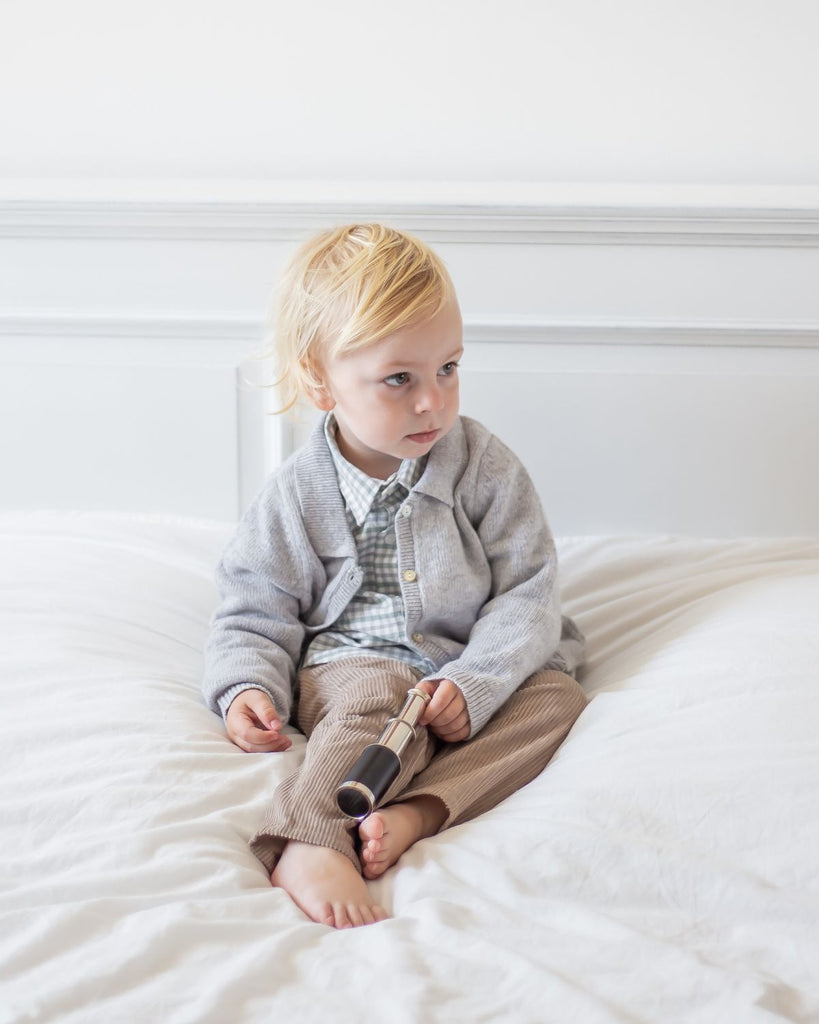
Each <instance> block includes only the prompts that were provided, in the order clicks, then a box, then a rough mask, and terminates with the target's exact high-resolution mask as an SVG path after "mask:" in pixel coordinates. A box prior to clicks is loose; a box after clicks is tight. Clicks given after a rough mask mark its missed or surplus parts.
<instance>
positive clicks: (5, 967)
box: [0, 513, 819, 1024]
mask: <svg viewBox="0 0 819 1024" xmlns="http://www.w3.org/2000/svg"><path fill="white" fill-rule="evenodd" d="M230 529H231V528H230V526H229V525H228V524H221V523H210V522H198V521H187V520H172V519H162V518H155V519H152V518H148V517H130V516H126V515H119V516H113V515H111V516H107V515H96V514H76V515H67V514H56V513H55V514H48V513H37V514H19V513H15V514H6V515H4V516H0V637H1V640H0V696H1V697H2V705H1V707H2V713H0V757H2V772H0V786H2V803H1V804H0V806H1V807H2V818H1V820H0V873H1V882H2V894H1V895H0V1021H3V1022H11V1021H13V1022H15V1024H16V1022H18V1021H26V1022H39V1021H60V1022H66V1024H69V1022H70V1024H88V1022H91V1021H93V1022H96V1021H106V1022H110V1021H127V1022H142V1021H146V1022H147V1021H151V1022H154V1021H161V1022H163V1024H164V1022H191V1024H193V1022H196V1024H204V1022H214V1024H216V1022H219V1024H223V1022H233V1021H238V1022H256V1021H259V1022H262V1021H264V1022H268V1021H272V1020H277V1019H297V1020H298V1021H299V1024H304V1022H308V1021H323V1022H326V1021H332V1022H338V1021H341V1022H346V1021H356V1022H358V1021H360V1020H361V1019H369V1020H374V1019H384V1020H389V1021H390V1022H391V1024H392V1022H398V1024H400V1022H416V1021H417V1022H426V1021H447V1022H470V1024H473V1022H480V1021H487V1022H495V1021H512V1022H537V1024H542V1022H550V1021H557V1022H564V1021H565V1022H570V1021H582V1022H584V1024H594V1022H598V1021H599V1022H612V1021H618V1022H619V1021H629V1022H634V1021H645V1022H649V1024H657V1022H660V1021H662V1022H676V1021H714V1022H720V1024H726V1022H727V1024H737V1022H738V1024H753V1022H757V1021H759V1022H764V1021H775V1020H787V1021H816V1020H819V740H818V739H817V736H819V542H817V541H815V540H814V541H809V540H799V539H787V540H753V539H749V540H736V541H708V540H686V539H679V538H668V537H655V538H627V537H621V538H603V539H601V538H592V539H574V540H572V539H566V540H563V541H562V542H561V543H560V555H561V571H562V578H563V581H564V593H565V605H566V610H567V611H568V612H569V613H570V614H573V615H574V616H575V617H576V618H577V620H578V622H579V624H580V625H581V627H582V628H583V629H584V631H585V632H586V633H587V636H588V643H589V661H588V666H587V669H586V671H585V674H584V675H583V676H582V678H581V681H582V683H583V685H584V687H585V689H586V690H587V692H588V694H589V696H590V697H591V698H592V700H591V703H590V704H589V707H588V708H587V709H586V711H585V712H584V713H583V715H582V716H581V717H580V719H579V720H578V722H577V724H576V725H575V728H574V729H573V730H572V732H571V734H570V736H569V738H568V739H567V741H566V742H565V744H564V745H563V747H562V748H561V749H560V751H559V753H558V755H557V756H556V758H555V759H554V760H553V762H552V764H551V765H550V766H549V767H548V768H547V769H546V770H545V772H543V773H542V775H541V776H540V777H538V778H537V779H536V780H535V781H534V782H532V783H531V784H530V785H528V786H527V787H525V788H524V789H523V790H521V791H520V792H518V793H516V794H515V795H514V796H513V797H511V798H510V799H508V800H507V801H505V802H504V803H503V804H502V805H500V806H499V807H497V808H495V809H494V810H492V811H490V812H489V813H487V814H485V815H483V816H482V817H481V818H479V819H477V820H476V821H473V822H470V823H468V824H465V825H461V826H459V827H456V828H453V829H451V830H449V831H447V832H445V833H442V834H441V835H439V836H436V837H434V838H432V839H428V840H425V841H424V842H421V843H419V844H417V845H416V846H415V847H414V848H413V849H412V850H411V851H409V852H408V853H407V854H406V855H405V856H404V857H403V858H402V859H401V861H400V863H399V864H398V865H396V866H395V867H394V868H392V869H391V870H390V871H389V872H388V873H387V875H386V876H385V877H384V878H382V879H380V880H379V881H378V882H374V883H371V885H372V888H373V889H374V890H375V892H376V894H377V898H378V900H379V902H382V903H383V904H384V905H385V906H387V907H388V908H389V909H390V910H391V912H392V914H393V915H394V916H393V917H392V918H391V919H390V920H389V921H386V922H384V923H382V924H378V925H375V926H371V927H366V928H359V929H353V930H348V931H342V932H338V931H333V930H331V929H328V928H326V927H324V926H321V925H317V924H314V923H311V922H309V921H308V920H307V919H306V918H305V917H304V916H303V914H302V913H301V912H300V911H299V910H298V909H297V908H296V907H295V905H294V904H293V903H292V902H291V901H290V900H289V898H288V897H287V896H286V895H285V894H284V893H282V892H281V891H277V890H274V889H272V888H271V887H270V885H269V883H268V880H267V877H266V875H265V872H264V869H263V868H262V866H261V865H260V864H259V863H258V862H257V861H256V860H255V858H254V857H253V856H252V855H251V854H250V852H249V851H248V849H247V839H248V837H249V836H250V834H251V833H252V832H253V830H254V828H255V826H256V824H257V823H258V822H259V820H260V818H261V816H262V813H263V810H264V807H265V804H266V801H267V799H268V797H269V795H270V793H271V791H272V789H273V788H274V787H275V785H276V783H277V781H278V780H280V779H281V778H283V777H284V775H285V774H286V773H287V772H289V771H290V770H291V769H292V768H293V767H294V766H295V765H296V764H297V763H298V761H299V759H300V758H301V756H302V755H303V742H304V741H303V740H302V739H301V737H299V736H298V734H297V733H295V732H293V736H294V741H295V742H294V747H293V749H292V750H291V751H289V752H287V753H286V754H258V755H251V754H245V753H243V752H242V751H240V750H239V749H238V748H236V747H234V746H233V745H232V744H231V743H230V742H229V741H228V740H227V739H226V737H225V734H224V729H223V727H222V724H221V721H220V720H219V719H218V718H217V717H216V716H215V715H213V714H212V713H211V712H210V711H209V710H208V709H207V708H206V707H205V706H204V705H203V703H202V700H201V698H200V695H199V678H200V674H201V668H202V653H201V651H202V646H203V641H204V638H205V635H206V631H207V623H208V619H209V616H210V613H211V611H212V608H213V606H214V603H215V600H216V593H215V589H214V584H213V580H212V574H213V568H214V565H215V563H216V560H217V557H218V553H219V551H220V548H221V547H222V545H223V544H224V542H225V540H226V539H227V537H228V535H229V533H230ZM291 731H292V730H291ZM294 1015H297V1017H295V1016H294Z"/></svg>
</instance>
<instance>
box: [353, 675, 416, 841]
mask: <svg viewBox="0 0 819 1024" xmlns="http://www.w3.org/2000/svg"><path fill="white" fill-rule="evenodd" d="M429 700H430V696H429V694H428V693H424V691H423V690H418V689H416V688H415V687H413V688H412V689H411V690H409V691H408V692H407V699H406V701H405V702H404V706H403V707H402V708H401V710H400V711H399V713H398V714H397V715H396V717H395V718H391V719H390V720H389V721H388V722H387V724H386V726H385V727H384V730H383V732H382V733H381V735H380V736H379V737H378V739H377V740H376V742H375V743H371V744H370V745H369V746H367V747H365V748H364V753H363V754H362V755H361V757H359V759H358V760H357V761H356V763H355V764H354V765H353V767H352V768H351V769H350V771H349V773H348V775H347V778H346V779H345V780H344V782H342V783H341V785H340V786H339V787H338V790H337V791H336V803H337V804H338V808H339V810H340V811H341V812H342V813H343V814H346V815H347V817H348V818H355V819H356V820H357V821H363V820H364V819H365V818H366V817H367V815H369V814H372V812H373V811H374V810H375V808H376V807H377V806H378V802H379V800H381V799H382V798H383V796H384V794H385V793H386V792H387V790H388V789H389V788H390V786H391V785H392V784H393V782H395V780H396V779H397V778H398V773H399V772H400V771H401V755H402V754H403V753H404V751H405V750H406V749H407V746H408V745H409V743H410V741H411V740H414V739H415V736H416V729H415V727H416V725H417V724H418V719H419V718H420V717H421V715H422V714H423V712H424V708H425V707H426V706H427V704H428V703H429Z"/></svg>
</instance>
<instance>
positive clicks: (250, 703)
mask: <svg viewBox="0 0 819 1024" xmlns="http://www.w3.org/2000/svg"><path fill="white" fill-rule="evenodd" d="M225 726H226V728H227V734H228V738H229V739H231V740H233V742H234V743H235V744H236V746H237V747H241V748H242V750H246V751H247V752H248V753H249V754H258V753H262V752H264V751H282V750H288V749H289V748H290V747H291V746H292V744H291V741H290V737H289V736H285V735H284V734H283V733H282V731H281V729H282V723H281V720H280V719H279V716H278V714H277V713H276V709H275V708H274V707H273V704H272V702H271V700H270V698H269V697H268V696H267V694H266V693H265V692H264V690H242V692H241V693H240V694H239V696H238V697H236V698H234V700H233V701H232V702H231V705H230V707H229V708H228V713H227V715H226V716H225Z"/></svg>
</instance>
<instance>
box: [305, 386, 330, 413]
mask: <svg viewBox="0 0 819 1024" xmlns="http://www.w3.org/2000/svg"><path fill="white" fill-rule="evenodd" d="M310 399H311V401H312V403H313V405H314V406H315V407H316V408H317V409H321V411H322V412H329V411H330V410H331V409H332V408H334V407H335V404H336V400H335V398H333V396H332V395H331V394H330V392H329V391H328V390H327V388H326V387H325V386H324V384H321V385H320V386H319V387H315V388H310Z"/></svg>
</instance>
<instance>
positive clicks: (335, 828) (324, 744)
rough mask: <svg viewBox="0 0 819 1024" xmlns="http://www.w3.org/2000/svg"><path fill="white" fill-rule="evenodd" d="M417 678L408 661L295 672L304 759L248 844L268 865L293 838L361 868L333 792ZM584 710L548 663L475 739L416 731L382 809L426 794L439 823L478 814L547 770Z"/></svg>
mask: <svg viewBox="0 0 819 1024" xmlns="http://www.w3.org/2000/svg"><path fill="white" fill-rule="evenodd" d="M420 678H421V673H420V672H417V671H416V670H415V669H413V668H411V667H410V666H409V665H405V664H403V663H402V662H399V661H394V660H392V659H386V658H375V657H359V656H352V657H349V658H343V659H339V660H338V661H333V662H328V663H327V664H324V665H316V666H313V667H311V668H306V669H302V671H301V672H300V673H299V679H298V700H297V705H296V707H297V723H298V726H299V728H300V729H301V730H302V732H304V734H305V736H307V746H306V752H305V756H304V760H303V761H302V763H301V765H300V767H299V768H298V769H297V770H296V771H295V772H294V773H293V774H292V775H290V776H289V777H288V778H286V779H285V780H284V781H283V782H282V783H281V784H280V785H279V786H278V787H277V789H276V791H275V793H274V795H273V799H272V802H271V804H270V806H269V808H268V810H267V813H266V815H265V818H264V821H263V823H262V826H261V828H260V829H259V831H258V832H257V833H256V834H255V835H254V836H253V838H252V839H251V841H250V845H251V849H252V850H253V852H254V853H255V854H256V856H257V857H258V858H259V860H261V861H262V863H263V864H264V865H265V867H266V868H267V869H268V870H270V871H272V870H273V867H274V866H275V863H276V860H277V859H278V857H279V855H280V854H281V852H282V850H283V849H284V846H285V844H286V843H287V841H288V840H290V839H294V840H298V841H301V842H306V843H312V844H313V845H316V846H326V847H330V848H331V849H333V850H338V851H339V852H340V853H343V854H344V855H345V856H347V857H349V858H350V860H351V861H352V862H353V863H354V864H355V866H356V867H357V868H358V869H359V870H361V863H360V861H359V859H358V854H357V852H356V839H357V835H358V832H357V829H358V823H357V822H354V821H351V820H350V819H349V818H347V817H346V816H345V815H344V814H342V813H341V811H339V809H338V807H337V806H336V790H337V788H338V786H339V785H340V784H341V782H342V780H343V779H344V778H345V776H346V774H347V772H348V770H349V769H350V767H351V766H352V765H353V763H354V762H355V761H356V760H357V759H358V757H359V755H360V754H361V752H362V751H363V750H364V748H365V747H366V746H367V744H369V743H373V742H374V741H375V740H376V739H377V738H378V736H379V735H380V733H381V731H382V729H383V728H384V725H385V724H386V722H387V719H388V718H390V717H391V716H392V715H394V714H395V713H396V712H397V710H398V709H399V708H400V707H401V705H402V704H403V702H404V698H405V697H406V693H407V690H408V689H410V687H412V686H414V685H415V683H416V682H417V681H418V680H419V679H420ZM585 706H586V696H585V694H584V693H583V690H582V689H581V688H580V686H579V685H578V683H577V682H576V681H575V680H574V679H573V678H572V677H571V676H569V675H566V674H565V673H563V672H558V671H556V670H553V669H545V670H543V671H540V672H535V673H534V675H532V676H530V677H529V679H527V680H526V681H525V682H524V683H523V684H522V685H521V686H520V688H519V689H517V690H516V691H515V692H514V693H513V694H512V695H511V696H510V697H509V699H508V700H507V701H506V703H505V704H503V705H502V707H501V708H499V709H498V711H496V712H495V714H494V715H493V717H492V718H491V719H490V720H489V722H488V723H487V724H486V725H485V726H484V727H483V729H481V731H480V732H479V733H478V734H477V735H476V736H474V737H473V738H472V739H469V740H465V741H464V742H462V743H444V742H442V741H440V740H437V739H436V738H435V736H433V734H432V733H431V732H429V730H427V729H418V730H417V736H416V738H415V740H414V741H413V742H412V743H411V744H410V745H409V747H408V748H407V749H406V751H405V752H404V754H403V755H402V757H401V772H400V774H399V776H398V778H397V779H396V780H395V782H394V783H393V785H392V786H391V787H390V789H389V791H388V792H387V793H386V795H385V797H384V800H383V801H382V806H385V805H387V804H390V803H397V802H399V801H402V800H410V799H412V798H413V797H418V796H433V797H437V798H438V799H439V800H440V801H441V802H442V803H443V804H444V806H445V807H446V811H447V815H446V819H445V821H444V824H443V825H442V828H447V827H449V826H451V825H457V824H459V823H460V822H463V821H468V820H469V819H471V818H474V817H477V815H479V814H482V813H483V812H484V811H488V810H489V809H490V808H491V807H494V806H495V805H496V804H498V803H500V801H501V800H503V799H505V798H506V797H507V796H509V795H510V794H511V793H513V792H515V790H517V789H520V788H521V787H522V786H524V785H525V784H526V783H527V782H530V781H531V780H532V779H533V778H535V776H536V775H538V774H539V773H540V772H541V771H542V770H543V769H544V768H545V767H546V765H547V764H548V762H549V761H550V760H551V758H552V756H553V755H554V753H555V751H556V750H557V748H558V747H559V746H560V744H561V743H562V742H563V740H564V739H565V737H566V735H567V734H568V732H569V730H570V729H571V727H572V725H573V724H574V722H575V720H576V719H577V717H578V716H579V714H580V712H581V711H582V710H583V708H584V707H585Z"/></svg>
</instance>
